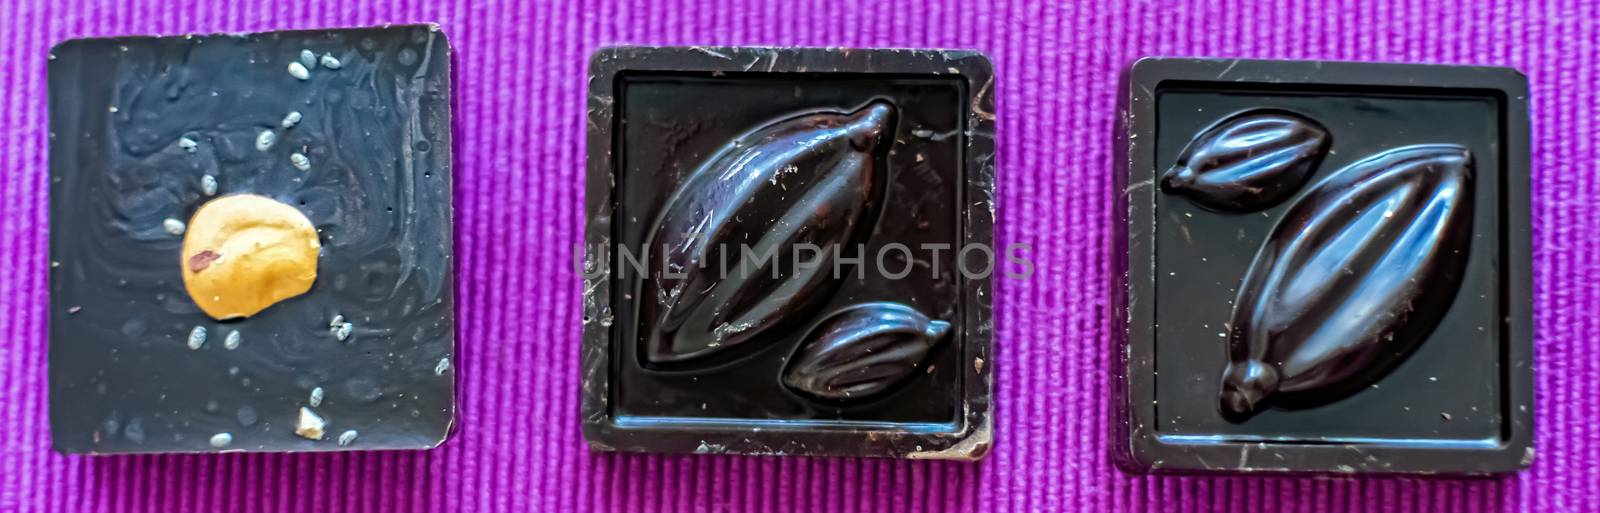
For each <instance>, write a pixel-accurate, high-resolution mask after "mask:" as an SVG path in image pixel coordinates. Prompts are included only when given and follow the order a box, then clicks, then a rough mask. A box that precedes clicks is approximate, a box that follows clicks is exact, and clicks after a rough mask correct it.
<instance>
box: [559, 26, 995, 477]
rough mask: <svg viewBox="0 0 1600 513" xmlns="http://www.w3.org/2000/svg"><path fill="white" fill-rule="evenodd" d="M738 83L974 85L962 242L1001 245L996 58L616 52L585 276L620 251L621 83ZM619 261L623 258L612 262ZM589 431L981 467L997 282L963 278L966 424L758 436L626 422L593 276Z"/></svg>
mask: <svg viewBox="0 0 1600 513" xmlns="http://www.w3.org/2000/svg"><path fill="white" fill-rule="evenodd" d="M634 71H667V72H684V73H711V74H713V75H717V74H724V73H725V74H738V75H741V76H751V75H757V76H759V75H765V74H770V73H806V74H825V73H851V74H869V73H870V74H880V73H881V74H895V75H899V76H905V75H929V76H950V77H960V78H963V79H965V80H966V81H967V86H968V87H967V88H966V89H967V95H968V98H967V105H966V106H965V111H966V116H967V121H966V125H967V130H966V141H967V145H966V148H965V149H964V158H965V162H964V163H963V165H964V166H965V175H966V176H965V184H966V189H965V190H963V191H962V197H964V198H968V200H967V201H965V202H964V204H963V205H961V207H960V208H961V209H962V212H963V213H964V217H963V219H962V223H963V225H964V226H963V233H962V237H963V241H964V242H973V241H983V242H986V243H990V244H992V243H993V241H994V219H995V217H994V215H995V211H994V198H995V195H994V183H995V181H994V173H995V170H994V161H995V159H994V153H995V149H994V134H995V116H994V111H995V109H994V71H993V68H992V66H991V65H990V63H989V60H988V58H986V57H984V56H983V55H982V54H980V53H978V52H975V51H967V50H879V49H872V50H863V49H844V48H750V47H741V48H729V47H699V46H692V47H617V48H603V49H601V50H599V51H598V52H596V53H595V54H594V56H593V58H592V59H591V60H590V62H589V95H588V109H589V112H588V164H587V173H588V184H587V198H586V199H585V200H584V212H585V214H586V221H587V225H586V229H585V234H584V242H585V257H584V261H583V267H582V268H583V270H585V271H588V270H601V269H602V268H601V267H600V266H603V265H606V263H605V262H601V261H596V259H595V258H596V256H597V255H594V254H592V250H593V249H594V248H598V247H610V245H611V233H612V225H611V216H612V214H613V212H614V211H615V208H616V204H615V202H616V194H615V193H616V191H615V185H616V180H615V179H614V178H615V173H616V162H615V159H614V158H613V155H614V150H615V149H616V145H617V141H616V139H615V131H616V124H617V122H618V121H617V119H616V114H617V113H616V101H615V94H616V93H618V92H619V91H618V90H617V82H618V79H619V78H620V76H621V75H622V74H623V73H625V72H634ZM611 254H614V252H613V253H611ZM583 287H584V295H583V316H584V317H583V385H582V387H583V392H582V393H583V401H582V403H583V405H582V415H583V433H584V438H585V439H587V440H588V443H589V447H590V448H591V449H593V450H596V451H630V452H668V453H699V454H708V453H714V454H753V455H755V454H759V455H784V454H794V455H809V456H877V457H900V458H911V459H954V460H976V459H979V458H982V457H983V455H984V454H985V453H987V452H988V450H989V447H990V445H991V443H992V439H993V423H992V421H991V418H992V411H993V406H992V402H991V397H992V396H993V390H994V381H993V376H994V371H993V363H992V362H993V358H992V357H991V355H992V354H993V333H994V322H993V306H992V305H993V297H994V295H993V292H992V288H991V280H990V278H987V277H985V278H981V279H965V286H964V287H963V288H962V289H963V290H962V294H963V297H962V298H961V301H962V302H963V304H964V306H963V308H962V311H963V316H964V319H963V322H962V329H963V339H962V349H961V350H962V351H963V356H964V360H965V361H968V362H973V363H972V365H967V366H963V367H964V368H965V369H966V370H965V371H964V373H963V374H962V376H961V379H962V398H963V399H962V405H961V409H962V415H961V421H960V422H958V425H957V427H956V429H954V430H952V431H949V432H934V433H929V432H913V431H906V430H896V429H890V428H865V427H864V428H861V429H848V430H842V429H837V428H832V429H818V428H807V427H805V426H798V425H797V426H796V427H793V428H763V429H761V430H759V431H752V430H751V429H749V428H747V427H739V426H737V425H732V424H730V423H725V422H693V421H692V419H686V420H685V422H683V423H674V425H671V426H661V425H622V424H619V423H618V422H617V419H616V418H615V417H614V416H613V415H612V411H611V408H610V405H609V404H608V399H609V394H610V384H611V376H610V374H611V372H610V369H611V360H610V345H611V339H612V336H613V330H612V329H611V327H610V326H609V325H610V323H609V322H605V323H602V321H601V320H602V319H609V318H611V317H612V315H613V312H612V303H611V295H612V288H613V284H612V280H611V276H610V274H609V269H607V272H601V273H598V274H597V276H593V277H591V276H589V275H588V273H587V272H586V273H585V274H584V276H583Z"/></svg>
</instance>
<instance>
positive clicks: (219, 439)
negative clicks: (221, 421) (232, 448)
mask: <svg viewBox="0 0 1600 513" xmlns="http://www.w3.org/2000/svg"><path fill="white" fill-rule="evenodd" d="M229 445H233V435H230V434H228V433H217V434H215V435H211V446H212V447H216V448H218V449H221V448H223V447H227V446H229Z"/></svg>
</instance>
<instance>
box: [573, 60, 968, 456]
mask: <svg viewBox="0 0 1600 513" xmlns="http://www.w3.org/2000/svg"><path fill="white" fill-rule="evenodd" d="M591 75H592V79H591V88H592V89H591V102H590V105H591V109H590V114H591V119H590V121H591V124H590V148H589V150H590V156H589V165H590V177H589V185H590V188H589V203H588V208H589V212H588V215H589V232H588V234H587V241H586V242H587V244H588V247H587V248H586V250H587V255H588V258H587V260H586V262H585V271H586V272H587V275H586V276H585V281H586V283H585V290H586V296H585V300H586V301H585V319H584V321H585V326H584V327H585V359H584V365H585V366H586V368H587V369H588V372H586V373H585V380H584V392H585V395H584V400H585V434H586V436H587V438H588V440H589V442H590V445H591V447H594V448H595V449H598V450H629V451H652V452H699V453H747V454H805V455H868V456H896V457H932V458H953V459H973V458H977V457H981V456H982V455H983V453H984V452H985V451H987V448H988V440H989V436H990V435H989V432H988V429H989V426H988V418H989V404H988V401H989V396H990V385H989V373H988V372H987V371H986V369H984V368H983V363H982V362H984V361H987V360H989V359H990V357H989V351H990V344H989V339H990V336H991V335H990V333H989V331H990V330H991V329H992V323H991V322H990V321H989V319H990V311H989V304H988V303H989V297H990V296H989V278H988V277H987V276H983V277H969V276H967V275H965V274H963V273H961V272H959V270H958V269H957V268H956V267H955V266H953V265H951V263H950V262H951V259H952V258H953V257H954V250H953V249H945V250H944V253H943V254H942V255H939V256H937V257H934V256H933V255H931V254H930V253H928V252H926V251H923V250H922V249H920V248H922V247H923V245H930V244H931V245H944V247H946V248H959V247H961V246H963V245H966V244H971V243H981V244H985V245H992V244H993V240H992V239H993V235H992V223H993V210H992V207H993V205H992V199H991V198H992V197H993V195H992V192H993V189H992V183H993V182H992V176H993V168H992V161H993V149H992V148H993V139H992V131H993V118H992V115H991V114H989V113H990V112H992V104H993V99H992V96H991V94H992V84H991V83H990V80H991V74H990V71H989V66H988V62H987V60H985V59H984V58H983V57H982V56H979V55H976V54H973V53H970V52H938V51H879V50H809V49H756V48H615V49H606V50H602V51H601V52H600V53H598V54H597V55H596V56H595V60H594V61H593V63H592V68H591ZM897 245H903V246H906V247H908V248H911V250H912V251H911V252H909V253H904V252H900V251H897V250H894V249H890V250H888V251H885V250H884V248H885V247H887V246H897ZM880 255H882V258H881V262H882V264H881V265H880V262H879V260H880V258H879V257H880ZM930 258H942V259H944V262H943V263H942V265H940V266H938V267H937V272H935V270H934V268H933V267H932V266H931V265H930V264H931V262H930V260H929V259H930ZM902 268H904V269H906V270H910V271H912V272H911V273H908V274H905V275H899V276H891V275H893V274H896V273H898V272H899V271H900V270H901V269H902ZM881 269H887V270H888V271H890V272H889V273H887V274H886V273H883V272H879V270H881ZM607 271H609V272H607ZM980 299H981V302H980Z"/></svg>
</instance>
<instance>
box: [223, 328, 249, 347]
mask: <svg viewBox="0 0 1600 513" xmlns="http://www.w3.org/2000/svg"><path fill="white" fill-rule="evenodd" d="M243 341H244V335H240V334H239V330H233V331H232V332H230V333H228V336H227V338H224V339H222V347H223V348H225V349H227V350H229V351H232V350H234V349H238V348H239V343H240V342H243Z"/></svg>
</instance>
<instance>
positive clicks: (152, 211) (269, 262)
mask: <svg viewBox="0 0 1600 513" xmlns="http://www.w3.org/2000/svg"><path fill="white" fill-rule="evenodd" d="M49 87H50V89H49V91H50V98H49V102H50V399H51V403H50V425H51V430H52V434H53V443H54V446H55V448H56V450H57V451H60V452H63V453H93V454H116V453H157V452H214V451H273V452H278V451H340V450H374V449H425V448H430V447H434V446H437V445H438V444H440V443H442V442H443V441H444V440H445V438H446V437H447V436H448V435H449V433H450V431H451V428H452V425H453V422H454V414H455V385H454V380H455V372H454V370H453V366H452V365H451V362H452V360H453V355H454V347H455V337H454V326H455V315H454V308H455V305H454V298H453V287H454V282H453V265H454V264H453V249H452V247H453V246H452V241H451V218H452V210H451V160H450V154H451V146H450V144H451V143H450V49H449V46H448V45H447V43H446V41H445V38H444V35H443V34H441V33H440V32H439V31H438V27H436V26H431V25H414V26H391V27H383V28H364V29H340V30H312V31H292V32H267V33H259V34H242V35H236V34H229V35H196V36H178V37H117V38H105V39H78V40H72V41H67V42H65V43H62V44H60V45H58V46H56V47H55V48H54V49H52V51H51V54H50V63H49ZM291 113H294V114H291ZM245 198H248V199H249V200H250V201H254V202H255V203H251V205H254V206H252V207H250V208H254V209H256V210H249V209H242V210H239V211H238V212H245V213H243V214H239V215H262V216H265V215H268V214H265V213H263V212H277V213H279V214H281V213H284V212H298V215H299V216H300V217H299V219H301V221H299V224H295V223H294V222H292V218H294V217H295V216H293V215H287V214H285V217H282V219H289V220H290V221H284V222H285V223H287V224H288V225H291V226H299V227H302V228H303V229H300V230H298V231H297V230H294V229H283V230H279V231H271V230H270V229H267V228H262V226H268V225H248V224H239V225H228V224H226V223H223V224H216V223H214V222H213V221H212V220H201V219H199V217H200V216H198V215H197V212H198V211H200V210H201V209H202V206H206V205H211V206H214V207H216V209H215V210H213V211H212V213H215V212H221V211H223V208H222V207H221V206H219V205H222V204H224V202H237V201H241V199H245ZM229 204H232V205H239V204H242V203H229ZM263 205H272V206H274V207H273V208H275V209H277V210H272V209H268V208H265V207H263ZM279 214H272V215H279ZM208 215H209V214H208ZM217 215H222V214H217ZM212 219H217V218H212ZM238 219H253V218H248V217H240V218H238ZM307 223H308V224H309V226H308V225H307ZM202 225H203V226H211V227H218V226H220V227H221V228H215V229H213V228H206V229H204V230H197V229H195V227H196V226H202ZM251 226H254V228H251ZM272 226H276V225H272ZM239 227H244V228H239ZM252 230H258V231H254V232H253V231H252ZM259 230H266V231H259ZM201 231H206V232H207V233H215V234H218V235H216V237H217V238H216V239H215V240H213V241H212V242H218V241H220V242H221V243H222V244H220V245H219V246H218V248H217V249H216V251H212V250H211V249H205V250H204V251H200V252H196V253H194V254H193V255H189V256H191V257H192V258H183V257H182V256H181V255H180V252H185V251H187V250H185V249H184V244H185V243H186V241H187V240H189V238H190V237H191V236H192V237H194V240H195V242H194V244H197V245H199V244H204V242H203V241H202V239H203V238H204V236H202V235H201V234H200V233H199V232H201ZM263 233H267V234H271V235H272V236H277V235H283V236H284V238H282V239H259V238H256V239H246V238H245V237H256V236H258V235H261V234H263ZM247 234H254V235H247ZM285 234H288V235H285ZM297 235H298V236H300V238H295V236H297ZM208 240H209V239H208ZM241 240H253V241H261V240H269V241H280V240H281V241H292V242H295V243H304V245H301V246H298V247H300V248H305V247H308V246H310V247H313V248H315V247H318V246H320V249H317V250H315V252H313V253H310V255H311V257H312V258H311V261H314V262H316V274H315V278H314V281H312V282H310V284H309V289H308V290H305V291H304V292H303V293H300V294H298V295H293V296H292V297H286V298H280V300H279V301H277V302H275V303H272V304H270V306H266V307H265V308H264V309H261V310H259V311H258V312H255V313H254V314H253V315H249V314H244V315H247V316H246V317H243V318H239V317H237V316H235V315H234V313H240V314H242V312H244V311H245V310H238V311H234V310H228V311H223V310H221V309H220V308H221V307H218V308H219V309H218V310H217V311H218V312H220V313H217V314H212V313H210V311H203V310H202V308H201V307H200V305H201V302H204V301H208V300H209V301H217V302H221V301H234V300H236V299H237V298H239V297H246V295H245V294H244V292H243V291H255V290H258V289H259V287H267V286H268V285H262V284H282V283H286V280H288V279H289V278H286V276H301V277H303V278H305V277H309V275H307V274H304V273H301V274H294V273H287V274H269V275H267V276H268V278H263V280H262V281H261V282H260V283H251V282H248V281H247V277H250V276H255V274H252V273H254V272H256V271H254V270H252V269H255V270H260V269H269V268H271V267H272V266H273V265H279V264H283V262H288V261H292V260H293V259H290V258H283V257H281V256H282V254H281V253H274V254H273V255H276V256H260V255H265V253H252V252H253V251H260V248H262V247H267V248H277V249H283V247H284V244H281V243H263V244H259V245H250V244H235V243H234V242H229V241H241ZM312 240H315V241H316V242H317V244H316V245H312V244H311V243H310V241H312ZM227 244H233V245H232V246H227ZM252 244H253V243H252ZM223 246H227V247H228V248H229V249H222V247H223ZM250 248H254V249H250ZM250 255H257V256H259V258H260V260H249V259H250V258H256V257H253V256H250ZM233 262H256V263H255V264H245V263H241V264H238V265H232V264H233ZM231 265H232V266H231ZM283 265H287V264H283ZM247 267H249V269H247ZM185 269H188V270H189V271H187V272H192V273H194V276H195V277H196V278H194V279H195V280H197V281H198V280H199V278H198V277H199V276H204V275H203V274H201V273H207V272H210V273H216V272H219V271H221V270H225V271H226V272H229V273H233V274H227V275H225V276H228V278H226V279H223V278H217V280H218V281H216V282H215V283H217V284H218V285H216V286H215V288H212V289H198V288H197V289H195V290H216V291H217V293H216V295H215V297H213V298H203V297H192V295H191V293H190V289H189V288H188V287H187V285H186V283H187V282H186V281H185V280H187V279H190V278H189V277H188V276H186V275H185V274H184V273H185V272H186V271H185ZM262 272H265V271H262ZM296 272H299V271H296ZM212 276H216V275H214V274H213V275H212ZM223 296H228V297H227V298H224V297H223ZM274 297H276V296H274ZM218 304H220V303H218ZM228 312H234V313H228ZM219 319H221V320H219ZM202 334H203V335H202ZM305 412H309V413H310V415H312V416H313V417H309V418H306V419H305V422H304V423H302V417H303V415H305ZM317 419H320V420H321V421H322V426H321V431H322V432H321V433H320V436H317V435H318V433H317V432H316V431H317V430H316V429H314V428H315V427H317V426H316V424H317V422H316V420H317ZM297 431H301V432H302V433H303V434H297Z"/></svg>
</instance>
